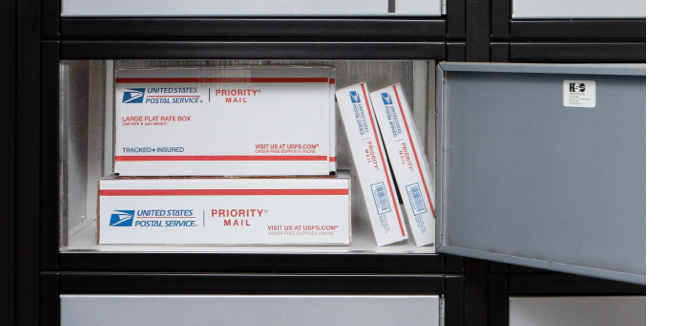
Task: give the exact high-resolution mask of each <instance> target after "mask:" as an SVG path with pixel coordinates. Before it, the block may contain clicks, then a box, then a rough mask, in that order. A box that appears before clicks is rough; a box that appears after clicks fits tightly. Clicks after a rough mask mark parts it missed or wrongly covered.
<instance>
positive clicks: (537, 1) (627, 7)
mask: <svg viewBox="0 0 682 326" xmlns="http://www.w3.org/2000/svg"><path fill="white" fill-rule="evenodd" d="M512 18H513V19H623V18H646V0H615V1H614V0H552V1H547V0H512Z"/></svg>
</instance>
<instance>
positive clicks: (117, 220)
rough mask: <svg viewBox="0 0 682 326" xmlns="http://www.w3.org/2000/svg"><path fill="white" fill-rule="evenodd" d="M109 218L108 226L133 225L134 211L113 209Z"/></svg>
mask: <svg viewBox="0 0 682 326" xmlns="http://www.w3.org/2000/svg"><path fill="white" fill-rule="evenodd" d="M114 212H115V213H114V214H111V219H110V220H109V226H133V216H135V211H114Z"/></svg>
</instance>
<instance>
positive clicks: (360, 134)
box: [336, 83, 408, 247]
mask: <svg viewBox="0 0 682 326" xmlns="http://www.w3.org/2000/svg"><path fill="white" fill-rule="evenodd" d="M336 100H337V101H338V103H339V110H340V112H341V118H342V119H343V124H344V125H345V128H346V134H347V136H348V143H349V144H350V149H351V153H352V154H353V161H354V162H355V167H356V169H357V172H358V178H359V179H360V185H361V187H362V192H363V195H364V197H365V203H366V204H367V212H368V213H369V217H370V220H371V222H372V229H373V230H374V236H375V238H376V240H377V245H379V246H380V247H382V246H385V245H389V244H392V243H395V242H398V241H402V240H405V239H407V238H408V235H407V229H406V228H405V221H404V220H403V216H402V212H401V209H400V206H399V205H398V196H397V195H398V193H397V192H396V190H395V188H394V187H393V178H392V177H391V173H390V171H389V167H388V157H387V156H386V152H385V151H384V145H383V142H382V140H381V137H380V135H379V126H378V125H377V122H376V119H375V117H374V111H372V107H371V103H370V102H369V96H368V94H367V85H366V84H365V83H361V84H357V85H353V86H350V87H346V88H344V89H341V90H339V91H337V92H336Z"/></svg>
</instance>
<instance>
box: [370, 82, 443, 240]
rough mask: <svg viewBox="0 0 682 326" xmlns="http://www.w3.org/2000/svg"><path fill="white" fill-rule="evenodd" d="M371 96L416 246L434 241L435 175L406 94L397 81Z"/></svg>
mask: <svg viewBox="0 0 682 326" xmlns="http://www.w3.org/2000/svg"><path fill="white" fill-rule="evenodd" d="M370 99H371V101H372V106H373V107H374V113H375V114H376V118H377V121H378V122H379V129H381V135H382V138H383V140H384V145H385V146H386V153H387V154H388V160H389V161H390V162H391V167H392V168H393V175H394V176H395V178H396V181H397V182H398V191H399V192H400V195H401V197H402V198H403V203H404V205H405V210H406V212H407V220H408V221H409V223H410V229H411V230H412V236H413V237H414V240H415V242H416V243H417V246H425V245H429V244H432V243H433V242H434V237H435V234H436V232H435V229H434V228H435V211H434V209H433V207H434V203H433V199H434V198H435V197H434V196H433V181H432V180H433V179H432V178H431V174H430V172H429V169H428V165H427V161H426V155H425V154H424V149H423V148H422V145H421V143H420V141H419V134H418V131H417V129H416V128H415V124H414V119H413V118H412V113H411V111H410V107H409V106H408V104H407V102H405V94H404V93H403V90H402V88H401V87H400V84H395V85H391V86H389V87H386V88H383V89H380V90H378V91H376V92H372V93H371V94H370Z"/></svg>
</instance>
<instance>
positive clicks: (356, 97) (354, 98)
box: [350, 91, 360, 103]
mask: <svg viewBox="0 0 682 326" xmlns="http://www.w3.org/2000/svg"><path fill="white" fill-rule="evenodd" d="M350 101H351V102H352V103H360V95H359V94H358V92H356V91H350Z"/></svg>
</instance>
